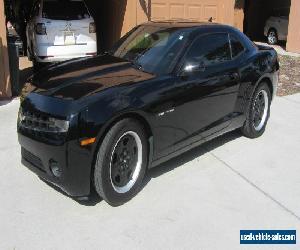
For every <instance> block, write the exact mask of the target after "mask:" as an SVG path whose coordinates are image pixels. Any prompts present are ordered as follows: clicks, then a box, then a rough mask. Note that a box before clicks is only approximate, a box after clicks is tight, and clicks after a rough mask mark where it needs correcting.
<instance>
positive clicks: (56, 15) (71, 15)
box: [43, 0, 89, 20]
mask: <svg viewBox="0 0 300 250" xmlns="http://www.w3.org/2000/svg"><path fill="white" fill-rule="evenodd" d="M43 17H44V18H49V19H54V20H80V19H84V18H88V17H89V14H88V10H87V8H86V7H85V4H84V2H83V1H68V0H65V1H61V0H48V1H44V3H43Z"/></svg>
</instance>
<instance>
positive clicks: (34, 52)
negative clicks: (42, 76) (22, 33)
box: [26, 0, 97, 63]
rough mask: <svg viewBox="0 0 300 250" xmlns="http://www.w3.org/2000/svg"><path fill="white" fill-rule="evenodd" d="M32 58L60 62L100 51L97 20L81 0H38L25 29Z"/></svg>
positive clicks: (38, 60)
mask: <svg viewBox="0 0 300 250" xmlns="http://www.w3.org/2000/svg"><path fill="white" fill-rule="evenodd" d="M26 35H27V44H28V47H27V50H28V55H29V59H31V60H33V62H34V63H43V62H58V61H65V60H68V59H72V58H77V57H85V56H93V55H96V54H97V37H96V26H95V23H94V19H93V18H92V17H91V15H90V13H89V11H88V9H87V7H86V5H85V3H84V2H83V1H82V0H38V1H36V2H35V3H34V5H33V9H32V12H31V16H30V20H29V22H28V24H27V28H26Z"/></svg>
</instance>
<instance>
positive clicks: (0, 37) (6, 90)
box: [0, 0, 11, 98]
mask: <svg viewBox="0 0 300 250" xmlns="http://www.w3.org/2000/svg"><path fill="white" fill-rule="evenodd" d="M2 97H11V87H10V75H9V61H8V50H7V39H6V23H5V14H4V0H0V98H2Z"/></svg>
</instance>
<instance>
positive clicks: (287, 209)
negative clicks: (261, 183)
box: [209, 152, 300, 221]
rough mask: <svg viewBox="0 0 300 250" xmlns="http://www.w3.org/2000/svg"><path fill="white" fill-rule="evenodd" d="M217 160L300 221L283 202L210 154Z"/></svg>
mask: <svg viewBox="0 0 300 250" xmlns="http://www.w3.org/2000/svg"><path fill="white" fill-rule="evenodd" d="M209 153H210V154H211V155H212V156H213V157H214V158H215V159H217V160H218V161H220V162H221V163H223V164H224V165H225V166H226V167H227V168H229V170H231V171H232V172H233V173H235V174H236V175H238V176H239V177H241V178H242V179H243V180H244V181H246V182H247V183H248V184H249V185H251V186H252V187H254V188H255V189H256V190H257V191H259V192H260V193H262V194H263V195H264V196H266V197H267V198H268V199H270V200H272V201H273V202H275V203H276V204H277V205H278V206H279V207H281V208H282V209H283V210H285V211H286V212H288V213H289V214H291V215H292V216H293V217H295V218H296V219H297V220H298V221H300V217H299V216H298V215H297V214H296V213H294V212H293V211H292V210H290V209H289V208H287V207H286V206H285V205H283V204H282V203H281V202H279V201H278V200H276V199H275V198H274V197H272V196H271V195H270V194H268V193H267V192H266V191H264V190H262V189H261V188H260V187H258V186H257V185H256V184H255V183H253V182H252V181H251V180H249V179H248V178H247V177H245V176H244V175H242V174H241V173H240V172H239V171H237V170H236V169H234V168H233V167H231V166H230V165H229V164H227V163H226V162H225V161H223V160H222V159H221V158H219V157H218V156H216V155H215V154H214V153H212V152H209Z"/></svg>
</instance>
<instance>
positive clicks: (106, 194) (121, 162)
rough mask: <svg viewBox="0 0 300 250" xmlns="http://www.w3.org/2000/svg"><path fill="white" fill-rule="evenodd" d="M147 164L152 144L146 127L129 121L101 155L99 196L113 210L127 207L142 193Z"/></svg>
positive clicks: (114, 130) (107, 141)
mask: <svg viewBox="0 0 300 250" xmlns="http://www.w3.org/2000/svg"><path fill="white" fill-rule="evenodd" d="M126 140H127V142H126ZM127 147H128V148H127ZM127 151H128V152H127ZM126 152H127V153H126ZM125 153H126V154H125ZM126 157H129V158H130V157H131V158H130V159H129V158H128V159H127V158H126ZM126 161H128V162H126ZM147 162H148V141H147V136H146V133H145V130H144V128H143V126H142V125H141V124H140V123H138V122H137V121H136V120H134V119H129V118H126V119H124V120H121V121H119V122H117V123H116V124H115V125H114V126H113V127H112V128H111V129H110V130H109V131H108V133H107V134H106V136H105V137H104V139H103V142H102V144H101V146H100V148H99V151H98V153H97V158H96V162H95V170H94V186H95V189H96V191H97V193H98V194H99V196H100V197H101V198H103V199H104V200H105V201H106V202H107V203H109V204H110V205H112V206H120V205H122V204H124V203H126V202H127V201H129V200H130V199H132V198H133V197H134V196H135V195H136V194H137V193H138V192H139V190H140V189H141V186H142V182H143V179H144V175H145V172H146V167H147ZM126 166H127V167H126ZM129 176H130V177H129ZM126 179H128V180H129V181H127V180H126Z"/></svg>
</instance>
